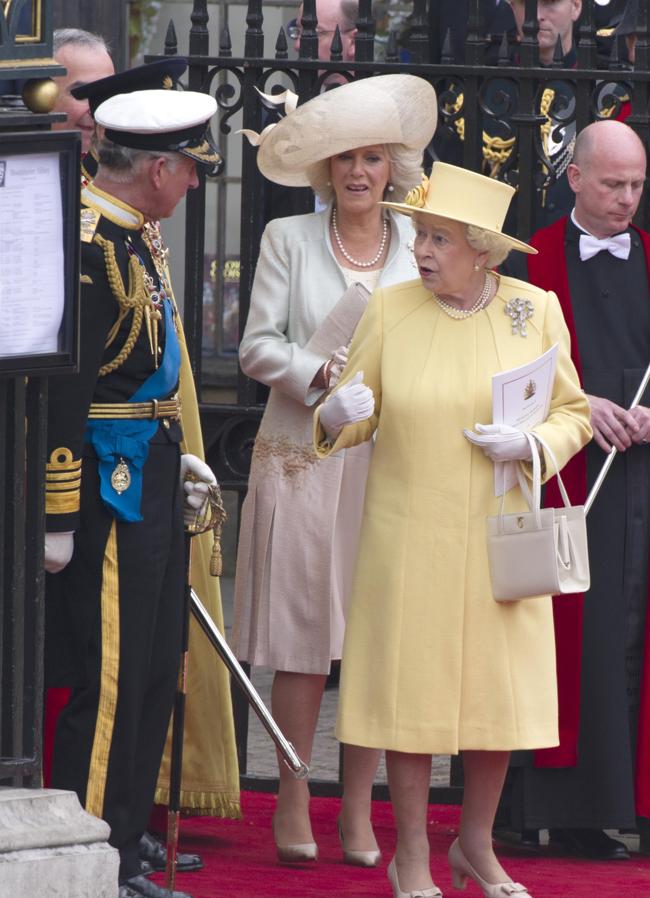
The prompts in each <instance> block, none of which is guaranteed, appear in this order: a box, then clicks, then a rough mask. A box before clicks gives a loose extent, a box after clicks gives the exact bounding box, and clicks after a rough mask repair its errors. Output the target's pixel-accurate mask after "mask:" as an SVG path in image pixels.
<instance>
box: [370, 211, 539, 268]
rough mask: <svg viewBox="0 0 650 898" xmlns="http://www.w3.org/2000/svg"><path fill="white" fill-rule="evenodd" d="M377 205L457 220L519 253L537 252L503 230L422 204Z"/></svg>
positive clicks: (407, 212) (410, 214)
mask: <svg viewBox="0 0 650 898" xmlns="http://www.w3.org/2000/svg"><path fill="white" fill-rule="evenodd" d="M378 205H379V206H385V207H386V208H387V209H392V210H393V211H394V212H400V213H401V214H402V215H408V216H409V217H410V218H413V216H414V215H416V214H418V213H421V214H422V215H435V216H436V218H445V219H446V220H447V221H458V222H460V224H465V225H473V226H475V227H477V228H481V230H482V231H486V232H487V233H488V234H494V235H495V236H496V237H501V238H503V240H504V241H505V242H506V243H507V244H508V245H509V246H510V249H514V250H518V252H520V253H528V254H530V255H533V256H536V255H537V252H538V251H537V250H536V249H535V247H534V246H531V245H530V244H529V243H524V241H523V240H518V239H517V238H516V237H511V236H510V234H504V233H503V231H497V230H496V229H495V228H486V227H484V226H483V225H475V223H474V222H471V221H463V219H462V218H450V217H449V216H448V215H440V213H438V212H436V211H435V209H426V208H424V207H422V206H409V205H408V203H388V202H381V203H378Z"/></svg>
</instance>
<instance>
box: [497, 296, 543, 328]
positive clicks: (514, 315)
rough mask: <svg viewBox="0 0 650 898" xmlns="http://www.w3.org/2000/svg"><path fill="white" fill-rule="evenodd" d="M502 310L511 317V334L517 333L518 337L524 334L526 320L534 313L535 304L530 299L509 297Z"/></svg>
mask: <svg viewBox="0 0 650 898" xmlns="http://www.w3.org/2000/svg"><path fill="white" fill-rule="evenodd" d="M503 311H504V312H505V313H506V315H509V316H510V318H511V319H512V321H511V325H512V334H513V335H514V334H519V336H520V337H525V336H526V322H527V321H528V319H529V318H532V317H533V315H534V314H535V306H534V305H533V303H532V302H531V300H530V299H519V298H517V299H511V300H509V301H508V302H507V303H506V304H505V306H504V309H503Z"/></svg>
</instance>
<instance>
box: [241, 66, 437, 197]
mask: <svg viewBox="0 0 650 898" xmlns="http://www.w3.org/2000/svg"><path fill="white" fill-rule="evenodd" d="M262 99H263V101H264V103H265V104H266V105H273V106H279V105H281V104H283V105H284V108H285V112H286V115H285V117H284V118H283V119H281V120H280V121H279V122H277V123H275V124H271V125H268V126H267V127H266V128H265V129H264V130H263V131H262V132H261V134H257V132H255V131H249V130H244V131H242V132H241V133H242V134H245V135H246V136H247V137H248V139H249V140H250V142H251V143H252V144H253V145H254V146H258V147H259V151H258V154H257V165H258V168H259V170H260V171H261V172H262V174H263V175H264V176H265V177H267V178H268V179H269V180H270V181H275V182H276V183H277V184H284V185H286V186H288V187H308V186H309V170H310V169H311V167H312V166H314V165H315V164H316V163H318V162H321V161H322V160H323V159H328V158H329V157H330V156H336V155H337V154H338V153H344V152H346V151H347V150H354V149H357V147H365V146H374V145H376V144H388V143H397V144H403V145H404V146H406V147H408V148H410V149H414V150H424V148H425V147H426V146H427V144H428V143H429V141H430V140H431V138H432V137H433V132H434V131H435V129H436V123H437V120H438V104H437V102H436V92H435V90H434V89H433V87H431V85H430V84H429V82H428V81H425V80H424V79H423V78H418V77H417V76H416V75H377V76H375V77H374V78H363V79H362V80H360V81H353V82H351V83H350V84H343V85H341V87H336V88H333V89H332V90H328V91H326V92H325V93H322V94H319V96H317V97H314V99H313V100H308V101H307V102H306V103H304V104H303V105H302V106H298V105H297V103H298V97H297V96H296V94H294V93H292V92H291V91H288V90H287V91H284V93H282V94H276V95H268V94H262Z"/></svg>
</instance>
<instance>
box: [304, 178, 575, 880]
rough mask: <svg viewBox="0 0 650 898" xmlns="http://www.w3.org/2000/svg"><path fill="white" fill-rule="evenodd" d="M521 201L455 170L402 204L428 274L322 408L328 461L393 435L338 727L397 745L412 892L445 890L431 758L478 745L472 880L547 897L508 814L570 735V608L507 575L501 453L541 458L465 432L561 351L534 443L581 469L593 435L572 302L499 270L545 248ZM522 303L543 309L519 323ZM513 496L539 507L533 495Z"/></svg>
mask: <svg viewBox="0 0 650 898" xmlns="http://www.w3.org/2000/svg"><path fill="white" fill-rule="evenodd" d="M512 192H513V191H512V188H510V187H508V186H507V185H505V184H502V183H500V182H497V181H494V180H492V179H489V178H484V177H483V176H481V175H477V174H474V173H473V172H468V171H465V170H463V169H460V168H456V167H455V166H449V165H445V164H443V163H439V162H436V163H434V166H433V171H432V174H431V180H430V182H426V180H425V181H424V182H423V184H422V186H421V187H419V188H417V189H415V190H413V191H411V193H410V194H409V195H408V196H407V199H406V201H405V203H403V204H395V203H392V204H387V205H390V206H391V207H392V208H393V209H395V210H396V211H398V212H403V213H405V214H407V215H410V216H412V218H413V224H414V227H415V257H416V261H417V263H418V270H419V274H420V277H419V278H418V279H417V280H414V281H409V282H406V283H403V284H398V285H396V286H393V287H388V288H385V289H379V290H377V291H375V293H374V294H373V295H372V297H371V299H370V303H369V305H368V308H367V311H366V313H365V315H364V317H363V318H362V320H361V322H360V324H359V326H358V328H357V331H356V334H355V337H354V340H353V343H352V346H351V348H350V355H349V361H348V364H347V366H346V369H345V371H344V374H343V377H342V378H341V382H340V384H339V387H338V390H337V391H336V392H334V393H333V394H332V395H331V396H330V398H329V399H328V400H327V401H326V402H325V403H324V404H323V405H322V406H321V407H320V409H319V410H318V411H317V412H316V420H315V427H316V444H317V447H318V452H319V454H320V455H321V456H323V457H325V456H328V455H330V454H332V453H336V452H339V451H340V450H341V449H344V448H346V447H349V446H354V445H357V444H359V443H362V442H364V441H365V440H368V439H370V438H371V436H372V435H373V433H374V434H375V435H376V443H375V450H374V453H373V456H372V461H371V465H370V472H369V478H368V484H367V489H366V500H365V507H364V515H363V523H362V528H361V540H360V546H359V555H358V558H357V567H356V574H355V579H354V586H353V592H352V599H351V607H350V613H349V618H348V623H347V629H346V635H345V645H344V653H343V664H342V680H341V697H340V704H339V715H338V722H337V735H338V737H339V739H340V740H341V741H342V742H345V743H348V742H350V743H353V744H356V745H365V746H371V747H372V746H374V747H377V748H385V749H387V767H388V778H389V785H390V791H391V798H392V802H393V808H394V812H395V817H396V822H397V833H398V839H397V849H396V853H395V857H394V858H393V860H392V862H391V864H390V866H389V869H388V875H389V879H390V882H391V885H392V888H393V894H394V896H395V898H412V896H415V895H417V896H418V898H434V896H439V895H441V892H440V891H439V889H437V887H436V886H435V885H434V884H433V881H432V878H431V872H430V869H429V845H428V840H427V834H426V811H427V797H428V786H429V778H430V767H431V754H432V753H436V754H456V753H458V752H462V753H463V765H464V772H465V792H464V801H463V810H462V816H461V825H460V831H459V839H457V840H456V841H455V842H454V843H453V844H452V846H451V848H450V851H449V863H450V865H451V868H452V875H453V880H454V884H455V885H457V886H458V887H460V888H462V887H464V885H465V883H466V880H467V878H468V877H470V878H472V879H474V880H475V881H476V882H477V883H478V885H479V886H480V887H481V888H482V890H483V893H484V894H485V895H486V896H488V898H506V896H509V895H517V898H530V896H529V895H528V892H527V891H526V889H525V887H524V886H523V885H520V884H518V883H513V882H512V881H511V880H510V877H509V876H508V875H507V873H506V872H505V871H504V870H503V868H502V867H501V865H500V864H499V862H498V860H497V858H496V857H495V855H494V852H493V849H492V840H491V830H492V823H493V820H494V814H495V811H496V807H497V803H498V800H499V796H500V793H501V789H502V786H503V780H504V776H505V771H506V767H507V763H508V753H509V752H510V751H511V750H512V749H527V748H539V747H542V746H550V745H556V744H557V742H558V712H557V696H556V675H555V648H554V639H553V619H552V608H551V600H550V598H549V597H542V598H536V599H533V600H529V601H519V602H512V603H507V604H501V603H498V602H496V601H495V600H494V597H493V595H492V591H491V586H490V575H489V569H488V555H487V544H486V524H485V518H486V516H488V515H493V514H496V513H497V512H498V509H499V505H500V502H501V499H498V498H496V497H495V495H494V476H493V461H511V462H515V463H519V461H526V460H527V459H529V458H530V447H529V444H528V441H527V439H526V437H525V436H524V435H523V434H521V433H514V434H508V435H504V437H503V439H501V438H500V436H499V434H498V433H496V432H495V433H491V434H489V435H485V436H481V435H480V434H478V435H476V437H475V438H474V439H475V440H477V441H478V442H479V445H476V444H473V443H471V442H469V441H468V440H467V439H466V438H465V436H464V435H463V430H464V429H466V428H471V427H473V426H474V423H475V422H489V421H491V418H492V394H491V377H492V375H493V374H495V373H497V372H499V371H503V370H507V369H509V368H513V367H515V366H518V365H522V364H524V363H526V362H530V361H532V360H534V359H535V358H537V357H538V356H539V355H541V354H542V353H543V352H545V351H546V350H547V349H549V348H550V347H551V346H552V345H553V344H558V355H557V372H556V376H555V382H554V385H553V392H552V399H551V405H550V411H549V414H548V417H547V418H546V420H545V421H544V422H543V423H541V424H539V425H537V426H535V427H534V428H533V433H537V434H539V435H540V436H541V437H542V438H543V439H544V440H545V441H546V442H547V444H548V445H549V447H550V448H551V449H552V451H553V453H554V454H555V456H556V458H557V459H558V463H559V465H560V466H561V467H562V466H563V465H564V464H566V462H567V461H568V459H569V458H571V456H572V455H574V454H575V453H576V452H577V451H578V450H579V449H580V448H581V447H582V446H584V445H585V443H586V442H588V440H589V438H590V436H591V430H590V427H589V411H588V405H587V402H586V400H585V397H584V396H583V394H582V392H581V390H580V386H579V383H578V378H577V376H576V372H575V369H574V367H573V364H572V362H571V359H570V355H569V335H568V332H567V329H566V326H565V324H564V320H563V317H562V312H561V310H560V306H559V303H558V300H557V297H556V296H555V294H553V293H547V292H545V291H542V290H539V289H537V288H535V287H531V286H529V285H528V284H525V283H523V282H522V281H518V280H514V279H512V278H507V277H499V276H498V275H496V274H495V273H494V272H493V271H491V270H490V269H491V268H492V267H493V266H495V265H497V264H499V263H500V262H501V261H502V260H503V259H504V258H505V256H506V255H507V253H508V251H509V250H510V249H518V250H521V251H524V252H533V251H534V250H532V248H530V247H528V246H527V245H526V244H523V243H521V242H520V241H517V240H515V239H514V238H510V237H507V236H506V235H504V234H502V233H501V227H502V224H503V220H504V218H505V214H506V211H507V208H508V205H509V202H510V197H511V195H512ZM516 299H523V300H525V301H528V303H529V305H528V304H526V303H525V304H524V305H525V307H526V308H527V309H528V313H527V314H528V318H527V320H525V321H522V319H521V318H520V319H514V326H513V318H512V317H511V315H512V313H513V310H514V302H513V301H514V300H516ZM518 322H519V324H518ZM523 325H525V326H523ZM480 429H481V430H483V429H484V428H480ZM487 429H488V430H489V431H490V430H495V429H494V428H490V427H488V428H487ZM481 443H482V445H481ZM549 473H550V472H549ZM507 501H508V508H509V509H512V510H514V509H518V508H526V507H527V506H526V503H525V500H524V497H523V496H522V495H521V493H520V491H519V487H515V488H513V490H512V491H511V493H510V494H509V495H508V497H507Z"/></svg>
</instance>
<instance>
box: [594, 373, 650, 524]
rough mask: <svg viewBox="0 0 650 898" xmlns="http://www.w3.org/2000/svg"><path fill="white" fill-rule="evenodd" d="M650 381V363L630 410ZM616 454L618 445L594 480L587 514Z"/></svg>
mask: <svg viewBox="0 0 650 898" xmlns="http://www.w3.org/2000/svg"><path fill="white" fill-rule="evenodd" d="M649 381H650V365H648V367H647V368H646V370H645V374H644V375H643V379H642V381H641V383H640V384H639V389H638V390H637V391H636V395H635V396H634V399H633V400H632V405H631V406H630V408H629V409H628V411H631V410H632V409H633V408H634V407H635V406H637V405H638V404H639V402H641V397H642V396H643V394H644V393H645V391H646V387H647V386H648V382H649ZM615 456H616V447H615V446H612V448H611V449H610V450H609V454H608V456H607V458H606V459H605V461H604V462H603V466H602V468H601V469H600V471H599V473H598V477H596V480H595V481H594V485H593V486H592V488H591V492H590V493H589V495H588V496H587V501H586V502H585V515H587V514H589V509H590V508H591V506H592V505H593V504H594V499H595V498H596V496H597V495H598V490H599V489H600V488H601V486H602V485H603V480H604V479H605V477H606V475H607V472H608V471H609V469H610V468H611V466H612V462H613V461H614V458H615Z"/></svg>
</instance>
